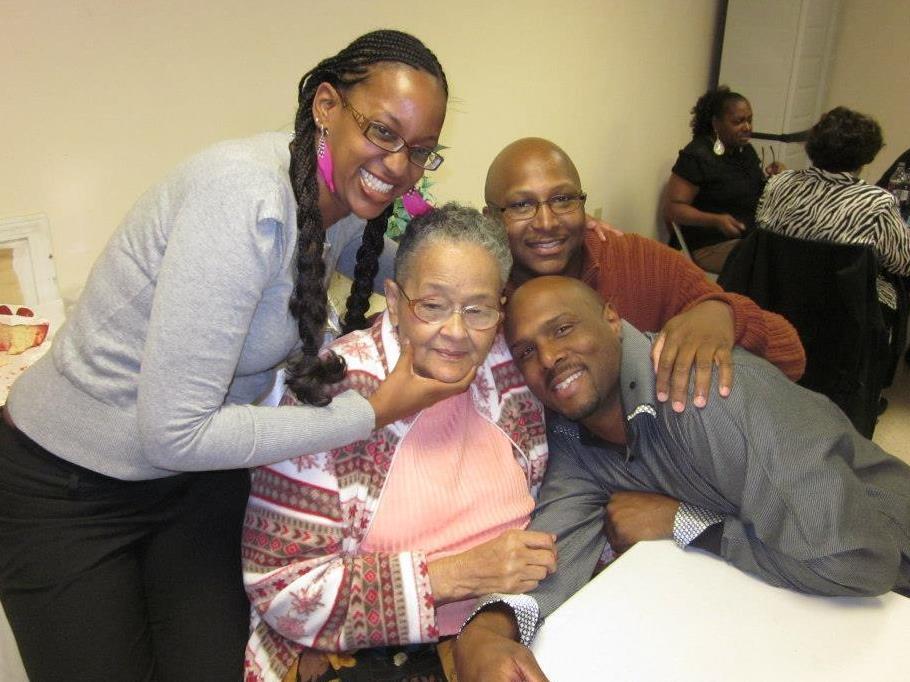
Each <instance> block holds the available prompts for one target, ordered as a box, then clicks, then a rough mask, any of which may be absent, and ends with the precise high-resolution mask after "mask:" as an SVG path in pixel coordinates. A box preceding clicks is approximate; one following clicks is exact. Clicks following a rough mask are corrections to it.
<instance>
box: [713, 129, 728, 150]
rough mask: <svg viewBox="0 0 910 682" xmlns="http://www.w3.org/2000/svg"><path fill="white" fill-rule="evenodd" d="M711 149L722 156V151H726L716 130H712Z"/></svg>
mask: <svg viewBox="0 0 910 682" xmlns="http://www.w3.org/2000/svg"><path fill="white" fill-rule="evenodd" d="M712 149H714V153H715V154H717V156H723V155H724V152H725V151H727V148H726V147H724V143H723V142H721V141H720V138H719V137H718V136H717V131H716V130H715V131H714V147H712Z"/></svg>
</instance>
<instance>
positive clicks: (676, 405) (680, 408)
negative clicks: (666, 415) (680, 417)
mask: <svg viewBox="0 0 910 682" xmlns="http://www.w3.org/2000/svg"><path fill="white" fill-rule="evenodd" d="M684 409H686V406H685V405H683V404H682V403H681V402H679V401H678V400H674V401H673V411H674V412H682V411H683V410H684Z"/></svg>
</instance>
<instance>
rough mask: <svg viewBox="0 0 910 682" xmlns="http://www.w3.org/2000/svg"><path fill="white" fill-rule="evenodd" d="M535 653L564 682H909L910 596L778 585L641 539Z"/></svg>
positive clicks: (551, 624) (562, 616)
mask: <svg viewBox="0 0 910 682" xmlns="http://www.w3.org/2000/svg"><path fill="white" fill-rule="evenodd" d="M532 648H533V650H534V653H535V654H536V655H537V659H538V661H539V662H540V665H541V668H543V671H544V672H545V673H546V674H547V676H548V677H549V678H550V680H551V682H562V681H564V680H566V681H567V680H648V681H651V680H698V681H699V682H703V681H706V680H725V681H727V680H737V681H750V680H763V681H764V680H800V682H804V681H806V680H825V681H832V680H851V681H852V680H857V679H866V680H875V681H878V680H881V681H884V680H910V599H907V598H906V597H902V596H900V595H898V594H895V593H893V592H890V593H888V594H886V595H883V596H881V597H871V598H852V597H813V596H808V595H804V594H798V593H796V592H792V591H790V590H785V589H781V588H776V587H771V586H770V585H767V584H765V583H763V582H762V581H760V580H758V579H757V578H753V577H752V576H749V575H747V574H745V573H743V572H741V571H739V570H737V569H736V568H734V567H732V566H730V565H729V564H727V563H726V562H724V561H723V560H721V559H719V558H717V557H714V556H712V555H709V554H707V553H704V552H701V551H699V550H685V551H684V550H681V549H679V548H678V547H676V545H674V544H673V543H672V542H671V541H669V540H667V541H659V542H641V543H638V544H637V545H636V546H634V547H633V548H632V549H631V550H629V551H628V552H626V554H624V555H623V556H622V557H620V558H619V559H618V560H616V561H615V562H614V563H613V564H612V565H611V566H610V567H608V568H607V569H606V570H605V571H603V572H602V573H601V574H600V575H599V576H597V577H596V578H595V579H594V580H592V581H591V582H590V583H589V584H588V585H587V586H585V588H584V589H582V590H581V591H579V592H578V593H577V594H575V595H574V596H573V597H572V598H571V599H570V600H569V601H567V602H566V603H565V604H563V605H562V607H560V608H559V609H558V610H557V611H556V612H555V613H553V614H552V615H551V616H550V617H549V618H548V619H547V621H546V623H545V624H544V625H543V627H542V628H541V629H540V632H539V633H538V635H537V637H536V639H535V641H534V645H533V647H532Z"/></svg>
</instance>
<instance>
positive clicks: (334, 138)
mask: <svg viewBox="0 0 910 682" xmlns="http://www.w3.org/2000/svg"><path fill="white" fill-rule="evenodd" d="M344 100H346V101H347V102H348V104H349V105H350V107H345V106H344V104H343V102H342V98H341V94H340V93H339V92H338V91H337V90H336V89H334V88H333V87H332V86H330V85H328V84H327V83H322V84H321V85H320V86H319V88H318V89H317V91H316V96H315V98H314V100H313V116H314V118H315V120H316V123H317V128H318V126H319V125H320V124H321V125H324V126H325V127H326V128H327V129H328V136H327V138H326V142H327V144H328V146H329V150H330V151H331V154H332V161H333V163H334V171H333V173H332V175H333V179H334V181H335V192H334V193H330V192H329V191H328V188H327V187H326V186H325V184H324V183H323V182H322V178H320V180H319V182H320V188H319V189H320V209H321V210H322V211H323V217H324V218H325V217H326V213H328V214H329V215H330V216H331V217H332V218H336V219H337V218H338V217H341V216H344V215H347V214H348V213H351V212H353V213H354V214H356V215H357V216H359V217H361V218H366V219H370V218H374V217H376V216H378V215H379V214H380V213H382V211H383V210H385V208H386V207H387V206H388V205H389V204H390V203H391V202H392V201H394V200H395V199H396V198H397V197H399V196H401V195H402V194H404V193H405V192H406V191H408V190H409V189H410V188H411V187H413V186H414V184H415V183H416V182H417V181H418V180H419V179H420V177H421V176H422V175H423V172H424V171H423V169H422V168H420V167H419V166H416V165H414V164H413V163H411V162H410V161H408V152H407V148H404V149H402V150H400V151H398V152H387V151H385V150H383V149H380V148H379V147H377V146H376V145H375V144H373V143H372V142H370V141H369V140H368V139H366V137H364V134H363V132H362V129H361V126H360V124H359V123H358V122H357V120H355V116H354V115H353V113H352V109H354V110H356V111H357V112H359V113H360V114H362V115H363V116H364V117H365V118H366V120H368V121H376V122H377V123H379V124H380V125H381V126H382V128H383V130H386V131H388V132H389V134H390V135H398V136H400V137H401V138H403V139H404V140H406V141H407V144H409V145H411V146H420V147H426V148H428V149H433V148H435V147H436V145H437V144H438V142H439V133H440V130H441V129H442V124H443V121H444V120H445V113H446V95H445V92H444V90H443V88H442V84H441V83H440V81H439V80H438V79H437V78H436V77H435V76H433V75H431V74H429V73H427V72H425V71H420V70H418V69H414V68H412V67H410V66H407V65H404V64H399V63H395V62H386V63H380V64H377V65H375V66H372V67H370V73H369V76H368V77H367V78H366V80H364V81H362V82H360V83H358V84H356V85H353V86H351V87H350V88H348V89H347V90H346V91H345V92H344ZM329 222H334V220H330V221H329Z"/></svg>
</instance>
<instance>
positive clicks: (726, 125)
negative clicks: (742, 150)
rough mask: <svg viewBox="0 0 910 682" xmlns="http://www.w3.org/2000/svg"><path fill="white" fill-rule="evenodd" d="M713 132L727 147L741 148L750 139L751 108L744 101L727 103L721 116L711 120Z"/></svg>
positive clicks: (738, 100)
mask: <svg viewBox="0 0 910 682" xmlns="http://www.w3.org/2000/svg"><path fill="white" fill-rule="evenodd" d="M711 123H712V125H713V126H714V132H716V133H717V136H718V137H719V138H720V141H721V142H723V143H724V144H725V145H726V146H728V147H742V146H744V145H746V144H748V143H749V140H750V139H751V138H752V107H751V106H750V105H749V102H748V101H747V100H744V99H734V100H731V101H729V102H727V106H725V107H724V113H723V116H721V117H720V118H714V119H712V120H711Z"/></svg>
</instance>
